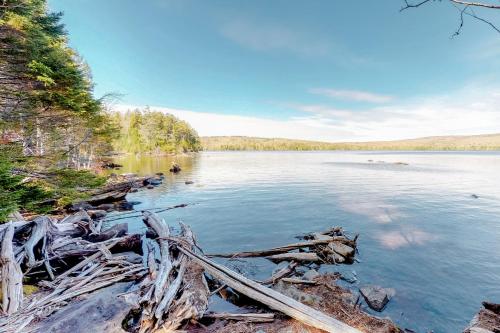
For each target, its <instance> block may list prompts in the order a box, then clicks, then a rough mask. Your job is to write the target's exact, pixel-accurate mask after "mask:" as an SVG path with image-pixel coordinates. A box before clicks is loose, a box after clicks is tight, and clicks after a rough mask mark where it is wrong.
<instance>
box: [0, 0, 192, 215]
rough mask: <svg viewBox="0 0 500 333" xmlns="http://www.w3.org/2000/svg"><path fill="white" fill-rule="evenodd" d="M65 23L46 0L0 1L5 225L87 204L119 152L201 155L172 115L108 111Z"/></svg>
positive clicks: (0, 199)
mask: <svg viewBox="0 0 500 333" xmlns="http://www.w3.org/2000/svg"><path fill="white" fill-rule="evenodd" d="M61 20H62V13H51V12H49V11H48V7H47V1H46V0H3V1H0V222H1V221H5V220H6V219H7V217H8V216H9V214H11V213H13V212H15V211H17V210H25V211H32V212H36V213H42V212H47V211H50V210H52V209H54V208H60V207H63V206H64V205H66V204H68V203H70V202H72V201H74V200H79V199H82V198H85V197H86V196H88V192H89V191H90V190H92V189H95V188H97V187H100V186H102V185H103V184H104V183H105V181H106V179H105V178H104V177H101V176H99V175H97V174H96V173H95V171H98V170H99V168H100V166H101V165H102V163H103V162H105V161H106V159H107V158H108V157H109V156H111V155H112V154H115V153H116V152H126V153H136V154H138V153H144V154H147V153H151V154H161V153H178V152H188V151H197V150H198V149H199V140H198V136H197V134H196V132H195V131H194V130H193V129H192V128H191V127H190V126H189V124H187V123H185V122H183V121H180V120H178V119H177V118H175V117H174V116H172V115H167V114H161V113H159V112H151V111H149V109H147V108H146V109H144V110H131V111H129V112H127V113H125V114H118V113H113V112H111V111H109V110H108V109H107V105H106V102H107V99H108V98H109V96H103V97H99V98H98V97H96V96H94V92H93V87H94V84H93V82H92V75H91V71H90V68H89V66H88V65H87V64H86V63H85V61H84V60H83V59H82V58H81V57H80V56H79V54H78V53H77V52H76V51H75V50H73V49H72V48H70V47H69V46H68V37H67V32H66V31H65V28H64V25H63V24H62V22H61Z"/></svg>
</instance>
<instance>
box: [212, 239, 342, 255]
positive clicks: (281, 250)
mask: <svg viewBox="0 0 500 333" xmlns="http://www.w3.org/2000/svg"><path fill="white" fill-rule="evenodd" d="M331 242H341V243H347V244H352V241H351V240H349V239H347V238H345V237H343V236H336V237H330V238H328V239H315V240H309V241H304V242H299V243H294V244H289V245H285V246H280V247H275V248H272V249H267V250H259V251H245V252H235V253H226V254H209V255H207V257H209V258H210V257H219V258H251V257H267V256H271V255H275V254H280V253H285V252H289V251H293V250H297V249H302V248H308V247H313V246H317V245H326V244H328V243H331Z"/></svg>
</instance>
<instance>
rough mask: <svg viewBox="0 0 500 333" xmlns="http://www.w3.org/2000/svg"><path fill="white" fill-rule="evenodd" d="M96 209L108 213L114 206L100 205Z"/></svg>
mask: <svg viewBox="0 0 500 333" xmlns="http://www.w3.org/2000/svg"><path fill="white" fill-rule="evenodd" d="M96 208H97V209H99V210H105V211H107V212H109V211H111V210H114V209H115V205H113V204H100V205H99V206H97V207H96Z"/></svg>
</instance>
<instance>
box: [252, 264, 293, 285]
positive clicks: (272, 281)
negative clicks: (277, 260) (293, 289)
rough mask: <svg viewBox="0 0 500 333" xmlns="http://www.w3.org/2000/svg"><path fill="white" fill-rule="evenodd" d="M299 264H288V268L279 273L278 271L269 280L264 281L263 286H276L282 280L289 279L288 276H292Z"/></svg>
mask: <svg viewBox="0 0 500 333" xmlns="http://www.w3.org/2000/svg"><path fill="white" fill-rule="evenodd" d="M298 265H299V264H298V263H297V262H296V261H292V262H291V263H289V264H288V266H286V267H283V268H282V269H280V270H279V271H277V272H276V273H275V274H273V275H272V276H271V277H270V278H269V279H267V280H264V281H262V282H261V283H262V284H275V283H276V282H278V281H279V280H280V279H281V278H284V277H287V276H288V275H290V274H292V273H293V271H294V270H295V267H297V266H298Z"/></svg>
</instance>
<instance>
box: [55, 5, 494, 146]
mask: <svg viewBox="0 0 500 333" xmlns="http://www.w3.org/2000/svg"><path fill="white" fill-rule="evenodd" d="M403 4H404V2H403V1H400V0H377V1H366V0H349V1H338V0H337V1H330V0H324V1H323V0H316V1H289V0H273V1H268V0H253V1H243V0H226V1H220V0H211V1H205V0H147V1H132V0H106V1H102V0H49V7H50V9H51V10H53V11H62V12H64V17H63V23H64V24H65V25H66V30H67V32H68V37H69V41H70V45H71V46H72V47H73V48H75V49H76V50H77V51H78V52H79V53H80V55H81V56H82V57H83V58H84V59H85V61H86V62H87V63H88V64H89V65H90V68H91V70H92V75H93V80H94V82H95V95H96V97H101V96H104V95H107V94H112V95H113V96H115V98H114V99H113V100H112V102H110V103H111V106H112V107H113V108H114V109H116V110H127V109H133V108H135V107H144V106H150V107H151V108H152V109H155V110H160V111H164V112H170V113H173V114H174V115H176V116H177V117H179V118H181V119H184V120H187V121H188V122H190V124H191V125H192V126H193V127H194V128H195V129H196V130H197V131H198V133H199V134H200V135H202V136H207V135H208V136H210V135H244V136H258V137H283V138H292V139H308V140H321V141H372V140H392V139H403V138H415V137H422V136H435V135H471V134H485V133H499V132H500V75H498V74H499V73H500V33H498V32H495V31H494V30H493V29H492V28H491V27H489V26H488V25H486V24H484V23H482V22H480V21H477V20H474V19H472V18H470V17H466V18H465V24H464V27H463V30H462V33H461V34H460V35H459V36H455V37H452V35H453V33H454V32H455V31H456V29H457V27H458V25H459V23H460V15H459V11H458V10H457V8H455V7H454V6H452V5H451V4H450V3H449V2H447V1H442V2H431V3H429V4H428V5H426V6H422V7H419V8H417V9H409V10H406V11H403V12H400V9H401V7H402V5H403ZM497 12H498V11H496V12H492V11H491V10H476V14H480V15H482V17H484V18H486V19H489V20H491V21H493V22H498V23H499V24H500V13H497Z"/></svg>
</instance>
